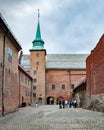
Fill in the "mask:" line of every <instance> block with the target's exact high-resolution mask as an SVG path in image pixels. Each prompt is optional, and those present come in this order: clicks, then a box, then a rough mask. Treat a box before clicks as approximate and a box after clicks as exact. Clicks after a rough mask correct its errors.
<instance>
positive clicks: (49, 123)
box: [0, 105, 104, 130]
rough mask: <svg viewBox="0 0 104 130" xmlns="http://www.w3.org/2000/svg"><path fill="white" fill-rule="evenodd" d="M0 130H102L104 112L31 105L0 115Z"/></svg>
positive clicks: (103, 128) (103, 126)
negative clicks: (3, 115)
mask: <svg viewBox="0 0 104 130" xmlns="http://www.w3.org/2000/svg"><path fill="white" fill-rule="evenodd" d="M0 130H104V113H100V112H95V111H89V110H85V109H81V108H66V109H59V107H58V105H41V106H39V107H37V108H35V106H34V105H33V106H28V107H24V108H19V110H18V111H17V112H15V113H11V114H8V115H6V116H5V117H0Z"/></svg>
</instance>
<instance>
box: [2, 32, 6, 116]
mask: <svg viewBox="0 0 104 130" xmlns="http://www.w3.org/2000/svg"><path fill="white" fill-rule="evenodd" d="M5 40H6V35H5V34H4V37H3V70H2V116H4V106H5V105H4V96H5V95H4V94H5V67H6V66H5V64H6V62H5V60H6V58H5V57H6V55H5V53H6V51H5V50H6V49H5Z"/></svg>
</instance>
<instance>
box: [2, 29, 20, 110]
mask: <svg viewBox="0 0 104 130" xmlns="http://www.w3.org/2000/svg"><path fill="white" fill-rule="evenodd" d="M3 35H4V34H3V32H2V31H1V32H0V109H1V107H2V106H1V104H2V100H1V89H2V72H1V71H2V68H3V67H2V63H3ZM5 43H6V51H5V52H6V54H5V55H6V57H5V61H6V68H5V97H4V109H5V112H8V111H13V110H15V108H16V107H18V105H19V86H18V81H19V80H18V50H17V48H16V47H15V46H14V43H13V42H12V40H10V37H8V35H6V42H5ZM8 48H10V49H11V50H12V60H11V61H9V60H8Z"/></svg>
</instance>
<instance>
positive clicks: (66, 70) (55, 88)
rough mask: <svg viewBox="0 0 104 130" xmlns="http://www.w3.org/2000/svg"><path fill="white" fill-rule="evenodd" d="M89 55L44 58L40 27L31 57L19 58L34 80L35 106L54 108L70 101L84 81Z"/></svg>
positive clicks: (48, 55) (59, 55) (49, 55)
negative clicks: (57, 104) (36, 103)
mask: <svg viewBox="0 0 104 130" xmlns="http://www.w3.org/2000/svg"><path fill="white" fill-rule="evenodd" d="M87 56H88V54H47V53H46V49H44V41H43V39H42V38H41V31H40V23H39V18H38V25H37V30H36V37H35V39H34V40H33V46H32V49H30V55H22V58H21V65H22V66H23V67H24V68H25V70H26V71H27V72H28V73H30V74H31V75H32V77H33V97H34V102H38V103H40V104H42V103H45V104H54V103H57V102H58V100H59V99H62V100H69V99H70V98H71V96H72V90H73V88H75V87H76V86H77V85H78V84H79V82H81V81H82V80H83V79H84V78H85V77H86V64H85V61H86V58H87Z"/></svg>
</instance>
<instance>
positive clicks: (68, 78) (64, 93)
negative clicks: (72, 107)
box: [46, 70, 86, 101]
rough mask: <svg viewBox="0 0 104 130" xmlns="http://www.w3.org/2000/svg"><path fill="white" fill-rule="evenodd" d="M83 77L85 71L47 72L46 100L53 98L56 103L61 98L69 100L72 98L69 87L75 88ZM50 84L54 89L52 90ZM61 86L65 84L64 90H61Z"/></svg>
mask: <svg viewBox="0 0 104 130" xmlns="http://www.w3.org/2000/svg"><path fill="white" fill-rule="evenodd" d="M85 77H86V70H47V71H46V98H48V97H54V98H55V100H56V101H57V99H58V97H60V96H61V97H63V98H64V99H66V100H69V99H70V98H71V96H72V95H71V94H72V91H71V85H72V84H73V85H74V87H75V86H77V85H78V84H79V83H80V82H81V81H82V80H83V78H85ZM52 84H54V85H55V89H52ZM62 84H65V89H62Z"/></svg>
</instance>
